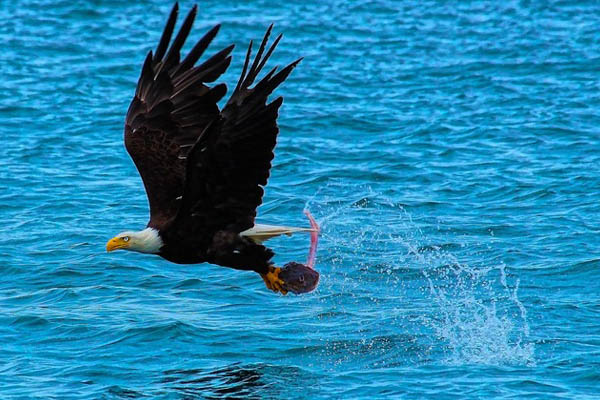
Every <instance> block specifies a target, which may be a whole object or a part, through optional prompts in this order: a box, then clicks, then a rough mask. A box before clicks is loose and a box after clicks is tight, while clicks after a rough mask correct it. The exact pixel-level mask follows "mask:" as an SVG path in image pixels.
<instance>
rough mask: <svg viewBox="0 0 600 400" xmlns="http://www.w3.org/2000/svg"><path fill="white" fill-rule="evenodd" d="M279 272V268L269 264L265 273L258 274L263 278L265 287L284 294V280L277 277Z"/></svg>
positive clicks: (285, 292)
mask: <svg viewBox="0 0 600 400" xmlns="http://www.w3.org/2000/svg"><path fill="white" fill-rule="evenodd" d="M280 272H281V268H279V267H273V266H270V267H269V272H267V273H266V274H260V276H261V277H262V278H263V281H265V285H266V286H267V289H269V290H272V291H274V292H280V293H281V294H284V295H286V294H287V292H288V291H287V290H285V289H284V288H283V285H285V282H284V281H283V280H282V279H281V278H279V273H280Z"/></svg>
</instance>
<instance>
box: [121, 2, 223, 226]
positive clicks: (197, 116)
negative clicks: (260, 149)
mask: <svg viewBox="0 0 600 400" xmlns="http://www.w3.org/2000/svg"><path fill="white" fill-rule="evenodd" d="M196 10H197V8H196V6H194V7H193V8H192V10H191V11H190V13H189V14H188V15H187V17H186V18H185V20H184V22H183V24H182V26H181V28H180V30H179V33H178V34H177V36H176V37H175V39H174V40H173V43H172V44H171V46H170V48H169V42H170V41H171V36H172V34H173V29H174V27H175V21H176V20H177V13H178V4H177V3H175V5H174V6H173V9H172V10H171V14H170V16H169V19H168V21H167V25H166V26H165V29H164V31H163V34H162V36H161V39H160V42H159V44H158V47H157V48H156V53H155V54H154V55H153V54H152V51H150V52H149V53H148V56H147V57H146V60H145V62H144V66H143V67H142V73H141V76H140V79H139V81H138V84H137V89H136V91H135V96H134V98H133V100H132V102H131V104H130V106H129V110H128V111H127V117H126V120H125V147H126V148H127V151H128V152H129V155H130V156H131V158H132V159H133V161H134V163H135V165H136V167H137V169H138V171H139V173H140V175H141V177H142V180H143V181H144V187H145V188H146V193H147V195H148V202H149V204H150V222H149V223H148V225H149V226H152V227H155V228H160V227H161V226H163V225H164V224H165V223H166V222H167V221H168V220H169V219H170V218H172V217H174V216H175V215H176V214H177V209H178V207H179V204H178V203H179V201H180V199H181V195H182V194H183V185H184V179H185V163H186V161H185V158H186V157H185V156H186V154H187V153H188V152H189V151H190V149H191V148H192V146H193V145H194V143H195V142H196V141H197V139H198V137H199V136H200V134H201V133H202V132H203V131H204V129H205V128H206V126H207V125H208V123H209V122H210V121H211V120H213V119H214V118H215V117H217V116H218V115H219V108H218V106H217V102H218V101H219V100H220V99H221V98H222V97H223V96H224V95H225V93H226V91H227V88H226V86H225V85H224V84H220V85H216V86H214V87H213V88H210V87H208V86H207V85H206V83H209V82H214V81H215V80H216V79H217V78H218V77H219V76H221V75H222V74H223V72H225V70H226V69H227V67H228V66H229V63H230V62H231V56H230V55H229V54H230V53H231V50H233V45H232V46H229V47H227V48H225V49H223V50H221V51H220V52H218V53H217V54H215V55H214V56H212V57H211V58H209V59H208V60H206V61H205V62H204V63H202V64H201V65H199V66H197V67H194V64H196V62H197V61H198V59H199V58H200V57H201V56H202V54H203V53H204V51H205V50H206V48H207V47H208V45H209V44H210V42H211V41H212V40H213V39H214V37H215V36H216V34H217V32H218V30H219V25H217V26H215V27H214V28H212V29H211V30H210V31H208V33H206V35H204V37H203V38H202V39H200V40H199V41H198V43H196V45H195V46H194V47H193V48H192V50H191V51H190V52H189V54H188V55H187V56H186V57H185V58H184V59H183V60H180V54H179V53H180V50H181V48H182V46H183V44H184V42H185V40H186V38H187V36H188V34H189V32H190V29H191V27H192V24H193V22H194V18H195V17H196Z"/></svg>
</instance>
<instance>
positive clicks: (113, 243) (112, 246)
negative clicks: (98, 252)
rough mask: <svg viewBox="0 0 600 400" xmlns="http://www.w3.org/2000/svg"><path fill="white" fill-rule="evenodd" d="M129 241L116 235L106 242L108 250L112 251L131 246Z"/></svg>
mask: <svg viewBox="0 0 600 400" xmlns="http://www.w3.org/2000/svg"><path fill="white" fill-rule="evenodd" d="M127 239H129V238H127ZM128 241H129V240H125V238H123V237H118V236H117V237H114V238H112V239H110V240H109V241H108V242H107V243H106V251H108V252H111V251H115V250H119V249H126V248H128V247H129V243H128Z"/></svg>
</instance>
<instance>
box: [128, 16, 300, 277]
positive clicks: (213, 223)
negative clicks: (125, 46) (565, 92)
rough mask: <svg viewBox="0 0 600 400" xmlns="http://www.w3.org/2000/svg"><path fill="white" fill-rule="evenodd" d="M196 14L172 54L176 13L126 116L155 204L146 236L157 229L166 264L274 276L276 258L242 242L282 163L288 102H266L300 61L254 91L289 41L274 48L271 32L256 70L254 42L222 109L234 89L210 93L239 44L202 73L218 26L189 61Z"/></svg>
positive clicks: (275, 73)
mask: <svg viewBox="0 0 600 400" xmlns="http://www.w3.org/2000/svg"><path fill="white" fill-rule="evenodd" d="M196 10H197V9H196V6H194V7H193V8H192V10H191V11H190V13H189V14H188V16H187V17H186V19H185V20H184V22H183V24H182V26H181V28H180V30H179V32H178V33H177V35H176V37H175V39H174V40H173V42H172V43H171V45H170V46H169V42H170V41H171V36H172V34H173V31H174V26H175V22H176V19H177V13H178V5H177V4H175V6H174V7H173V9H172V11H171V14H170V16H169V19H168V21H167V25H166V26H165V29H164V31H163V34H162V37H161V39H160V42H159V45H158V47H157V49H156V52H155V53H154V54H153V53H152V52H149V53H148V56H147V57H146V60H145V62H144V64H143V67H142V73H141V76H140V79H139V82H138V85H137V89H136V92H135V96H134V98H133V100H132V102H131V105H130V107H129V110H128V112H127V117H126V121H125V146H126V148H127V151H128V152H129V154H130V155H131V158H132V159H133V161H134V162H135V165H136V166H137V169H138V171H139V173H140V175H141V177H142V180H143V182H144V186H145V188H146V192H147V195H148V201H149V205H150V221H149V223H148V227H151V228H154V229H156V230H158V232H159V235H160V238H161V239H162V241H163V243H164V245H163V246H162V248H161V249H160V252H159V253H158V254H159V255H160V256H162V257H164V258H165V259H167V260H169V261H172V262H175V263H186V264H187V263H200V262H211V263H214V264H219V265H222V266H226V267H231V268H236V269H247V270H254V271H256V272H259V273H261V274H266V273H267V272H268V271H269V268H270V267H271V261H270V260H271V258H272V256H273V252H272V251H271V250H269V249H268V248H266V247H265V246H263V245H261V244H258V243H255V242H254V241H253V240H251V239H249V238H247V237H243V236H240V235H239V233H240V232H242V231H244V230H246V229H249V228H251V227H252V226H253V225H254V219H255V217H256V208H257V207H258V206H259V205H260V204H261V201H262V196H263V186H265V185H266V184H267V179H268V177H269V170H270V168H271V160H272V159H273V157H274V155H273V149H274V147H275V144H276V139H277V134H278V132H279V128H278V127H277V122H276V121H277V116H278V110H279V107H280V106H281V104H282V101H283V99H282V98H281V97H279V98H277V99H275V100H274V101H272V102H271V103H268V101H267V100H268V97H269V95H271V94H272V92H273V91H274V90H275V89H276V88H277V86H279V85H280V84H281V83H282V82H283V81H284V80H285V79H286V78H287V77H288V75H289V74H290V72H291V71H292V70H293V68H294V67H295V66H296V65H297V64H298V63H299V62H300V60H297V61H295V62H293V63H291V64H289V65H288V66H286V67H285V68H283V69H282V70H280V71H277V68H274V69H272V70H271V71H270V72H268V73H267V74H266V75H264V77H263V78H262V79H260V80H258V82H257V83H256V84H255V85H254V86H252V85H253V84H254V82H255V80H256V79H257V77H258V75H259V73H260V72H261V70H262V69H263V67H264V66H265V64H266V62H267V60H268V59H269V57H270V56H271V54H272V53H273V50H274V49H275V47H276V46H277V43H278V42H279V40H280V39H281V35H279V36H278V37H277V38H276V39H275V41H274V42H273V44H272V45H271V46H270V47H269V48H268V49H267V43H268V40H269V36H270V33H271V29H272V26H271V27H269V28H268V29H267V32H266V34H265V36H264V38H263V41H262V43H261V45H260V47H259V50H258V53H257V55H256V57H255V58H254V60H253V62H252V63H251V64H250V61H251V54H252V42H250V46H249V47H248V52H247V54H246V59H245V62H244V66H243V72H242V74H241V76H240V79H239V82H238V83H237V86H236V88H235V90H234V91H233V94H232V95H231V98H230V99H229V101H228V102H227V104H226V105H225V107H224V108H223V110H219V107H218V105H217V102H218V101H219V100H220V99H221V98H222V97H223V96H224V95H225V93H226V86H225V85H224V84H216V85H213V86H212V87H211V86H209V85H208V84H209V83H212V82H214V81H215V80H217V79H218V78H219V77H220V76H221V75H222V74H223V73H224V72H225V70H226V69H227V67H228V66H229V64H230V62H231V56H230V53H231V51H232V50H233V45H231V46H229V47H226V48H225V49H223V50H221V51H220V52H218V53H216V54H214V55H213V56H212V57H210V58H208V59H207V60H206V61H204V62H203V63H201V64H200V65H198V66H195V64H196V62H197V61H198V60H199V59H200V57H201V56H202V55H203V53H204V52H205V50H206V49H207V47H208V45H209V44H210V42H211V41H212V40H213V38H214V37H215V36H216V34H217V32H218V30H219V26H218V25H217V26H215V27H214V28H213V29H211V30H210V31H208V32H207V33H206V34H205V35H204V37H203V38H202V39H200V40H199V41H198V43H197V44H196V45H195V46H194V47H193V49H192V50H191V51H190V52H189V54H188V55H187V56H186V57H185V58H184V59H183V60H181V59H180V50H181V48H182V46H183V44H184V42H185V40H186V38H187V36H188V34H189V32H190V30H191V27H192V23H193V21H194V18H195V16H196Z"/></svg>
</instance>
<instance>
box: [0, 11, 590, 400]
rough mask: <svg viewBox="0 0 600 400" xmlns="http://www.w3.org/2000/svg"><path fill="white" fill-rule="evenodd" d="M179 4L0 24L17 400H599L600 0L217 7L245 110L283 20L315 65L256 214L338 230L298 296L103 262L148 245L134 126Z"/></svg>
mask: <svg viewBox="0 0 600 400" xmlns="http://www.w3.org/2000/svg"><path fill="white" fill-rule="evenodd" d="M171 5H172V4H171V3H170V2H168V1H159V0H148V1H143V2H142V1H139V2H122V1H116V0H97V1H87V2H85V1H81V2H72V1H62V0H23V1H19V2H8V1H7V2H2V3H1V4H0V40H1V42H2V44H3V46H2V51H1V52H0V71H1V72H2V79H0V93H2V95H1V96H0V99H1V100H0V143H1V146H0V221H2V222H0V233H1V234H0V272H1V273H0V311H1V312H0V355H1V356H0V360H1V361H0V397H1V398H2V399H28V398H40V399H70V398H73V399H123V398H128V399H130V398H157V399H211V398H244V399H247V398H248V399H250V398H257V399H259V398H260V399H308V398H311V399H313V398H315V399H316V398H331V399H388V398H411V399H413V398H436V399H444V398H460V399H466V398H474V399H477V398H539V399H552V398H577V399H586V398H598V396H599V395H598V393H599V392H600V390H599V388H600V361H599V360H600V334H599V332H600V279H599V277H600V276H599V272H598V267H599V266H600V247H599V245H598V243H600V242H599V241H598V234H599V233H600V228H599V227H598V226H599V225H598V223H599V221H600V206H599V205H598V197H599V188H600V153H599V151H598V149H599V147H600V139H599V134H598V126H600V115H599V113H598V110H599V109H600V94H599V89H600V74H599V72H598V71H600V32H599V28H598V26H599V24H598V22H599V15H600V5H599V4H598V3H597V2H592V1H588V2H586V1H577V2H575V1H572V2H570V1H549V2H532V1H506V2H495V1H472V2H447V1H415V0H411V1H403V2H399V1H392V0H381V1H365V2H353V1H342V0H331V1H325V2H320V3H319V4H312V3H311V2H304V1H290V2H276V1H273V0H263V1H256V2H251V4H249V2H231V1H221V2H203V3H201V4H200V12H199V18H198V20H197V22H196V24H195V28H194V30H193V32H192V37H193V38H199V37H200V36H201V35H202V34H203V33H204V31H206V30H207V29H208V28H209V27H212V26H213V25H214V24H216V23H219V22H222V23H223V26H222V29H221V32H220V35H219V36H218V38H217V40H216V41H215V43H214V45H213V47H211V49H212V50H213V51H217V50H220V49H221V48H222V47H224V46H226V45H227V44H229V43H231V42H235V43H236V44H237V48H236V49H235V51H234V60H233V63H232V66H231V68H230V70H229V71H228V72H227V74H225V76H224V81H225V82H226V83H228V85H229V87H230V88H231V86H232V85H233V84H234V83H235V81H236V79H237V76H238V74H239V73H240V70H241V64H242V61H243V55H244V52H245V48H246V46H247V43H248V42H249V40H250V39H259V38H261V37H262V33H263V32H264V29H265V28H266V27H267V26H268V25H269V24H270V23H271V22H274V23H275V30H276V31H277V32H283V33H284V39H283V41H282V42H281V44H280V45H279V47H278V49H277V51H276V52H275V54H274V55H273V58H272V65H276V64H284V63H287V62H289V61H291V60H293V59H294V58H296V57H298V56H304V57H305V59H304V61H303V62H302V64H301V65H300V66H299V67H298V68H297V69H296V70H295V71H294V73H293V74H292V76H291V77H290V79H289V80H288V81H287V82H286V83H285V84H284V86H283V87H282V88H281V89H280V90H279V94H282V95H284V96H285V103H284V105H283V107H282V110H281V116H280V126H281V134H280V138H279V144H278V147H277V153H276V159H275V164H274V168H273V171H272V178H271V180H270V183H269V186H268V188H267V191H266V195H265V199H264V204H263V205H262V206H261V207H260V209H259V220H260V222H264V223H274V224H292V225H307V222H306V220H305V218H304V216H303V215H302V210H303V209H304V208H305V207H307V208H308V209H310V210H311V211H312V213H313V214H314V215H315V217H316V218H317V220H318V221H319V222H320V223H321V224H322V227H323V234H322V237H321V241H320V244H319V245H320V247H319V253H318V259H317V266H318V269H319V270H320V272H321V283H320V286H319V288H318V290H317V291H316V292H314V293H311V294H308V295H303V296H286V297H283V296H279V295H275V294H273V293H271V292H268V291H267V290H266V289H265V287H264V284H263V283H262V281H261V279H260V278H259V277H258V276H257V275H255V274H253V273H246V272H240V271H234V270H229V269H225V268H220V267H216V266H212V265H197V266H185V265H174V264H170V263H168V262H166V261H164V260H162V259H160V258H158V257H154V256H148V255H141V254H134V253H119V252H117V253H111V254H106V253H105V251H104V244H105V243H106V241H107V239H109V238H110V237H112V236H113V235H114V234H116V233H118V232H120V231H123V230H126V229H142V228H143V227H144V226H145V224H146V221H147V215H148V212H147V204H146V197H145V193H144V190H143V187H142V183H141V180H140V178H139V176H138V174H137V172H136V169H135V167H134V165H133V163H132V162H131V160H130V159H129V157H128V155H127V154H126V152H125V150H124V147H123V144H122V128H123V120H124V114H125V111H126V110H127V107H128V104H129V101H130V99H131V96H132V94H133V91H134V88H135V84H136V82H137V78H138V75H139V71H140V67H141V63H142V61H143V59H144V56H145V54H146V52H147V51H148V50H149V49H151V48H154V47H155V46H156V43H157V41H158V38H159V37H160V32H161V30H162V28H163V24H164V22H165V19H166V16H167V14H168V12H169V10H170V7H171ZM191 5H192V3H191V2H188V1H186V2H184V3H183V4H182V10H183V12H185V11H186V10H187V9H188V8H189V7H191ZM189 47H190V43H188V46H187V47H186V48H188V49H189ZM269 243H270V244H271V247H272V248H273V249H274V250H275V251H276V253H277V256H276V261H277V263H279V264H283V263H285V262H288V261H291V260H297V261H303V260H304V259H305V257H306V254H307V250H308V238H307V237H292V238H279V239H274V240H273V241H272V242H269Z"/></svg>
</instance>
